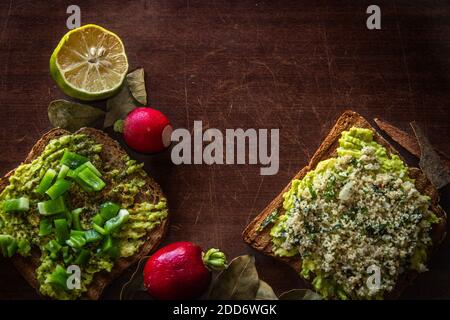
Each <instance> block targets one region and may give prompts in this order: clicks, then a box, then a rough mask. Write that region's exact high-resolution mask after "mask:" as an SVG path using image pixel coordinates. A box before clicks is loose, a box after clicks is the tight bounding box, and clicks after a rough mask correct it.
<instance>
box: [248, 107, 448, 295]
mask: <svg viewBox="0 0 450 320" xmlns="http://www.w3.org/2000/svg"><path fill="white" fill-rule="evenodd" d="M351 127H360V128H368V129H371V130H372V131H373V132H374V133H375V134H374V140H375V141H376V142H377V143H379V144H381V145H382V146H384V147H386V149H387V150H388V151H389V152H390V153H391V154H397V155H398V152H397V151H396V150H395V149H394V148H393V147H392V146H391V145H390V144H389V143H388V142H387V141H386V140H385V139H383V137H381V136H380V135H379V134H378V133H377V132H376V130H375V129H374V128H373V127H372V126H371V125H370V123H369V122H367V120H365V119H364V118H363V117H362V116H360V115H359V114H357V113H356V112H353V111H345V112H344V113H343V114H342V115H341V116H340V117H339V119H338V120H337V122H336V124H335V125H334V127H333V128H332V129H331V131H330V133H329V134H328V135H327V137H326V138H325V139H324V140H323V142H322V144H321V145H320V146H319V149H318V150H317V151H316V153H315V154H314V155H313V157H312V158H311V160H310V162H309V164H308V165H307V166H305V167H304V168H303V169H301V170H300V171H299V172H298V173H297V174H296V175H295V176H294V177H293V178H292V180H294V179H302V178H303V177H304V176H305V175H306V173H308V172H309V171H311V170H313V169H314V168H315V167H316V166H317V164H318V163H319V162H320V161H322V160H326V159H329V158H331V157H334V156H336V155H337V151H336V150H337V147H338V144H339V141H338V140H339V138H340V136H341V133H342V132H343V131H345V130H348V129H350V128H351ZM399 156H400V155H399ZM409 171H410V176H411V177H412V178H413V179H415V185H416V188H417V189H418V190H419V191H420V192H421V193H423V194H426V195H428V196H430V197H431V209H432V210H433V212H434V213H435V214H436V216H438V217H439V218H441V220H440V223H439V224H437V225H434V226H433V229H432V239H433V246H432V248H430V252H429V254H428V256H430V253H431V251H433V249H435V248H436V246H437V245H438V244H440V243H441V242H442V241H443V240H444V238H445V236H446V227H447V215H446V213H445V212H444V211H443V210H442V208H441V207H440V206H439V204H438V202H439V196H438V193H437V190H436V189H435V188H434V187H433V185H432V184H431V183H430V181H429V180H428V179H427V178H426V177H425V175H424V174H423V173H422V171H421V170H420V169H417V168H410V170H409ZM290 187H291V182H289V184H288V185H287V186H286V187H285V188H284V189H283V190H282V191H281V192H280V193H279V194H278V196H276V197H275V199H273V200H272V202H270V203H269V205H268V206H267V207H266V208H265V209H264V210H263V211H262V212H261V213H260V214H259V215H257V216H256V217H255V218H254V220H253V221H252V222H250V224H249V225H248V226H247V227H246V228H245V230H244V231H243V233H242V236H243V239H244V241H245V242H246V243H248V244H249V245H250V246H252V247H253V248H255V249H256V250H258V251H261V252H263V253H264V254H266V255H269V256H272V257H275V258H276V259H278V260H280V261H283V262H285V263H287V264H288V265H289V266H291V267H292V268H293V269H294V270H295V271H296V272H299V271H300V268H301V259H300V258H299V257H298V256H295V257H290V258H286V257H277V256H275V255H274V254H273V252H272V237H271V236H270V234H269V233H270V229H271V228H270V226H267V227H266V228H265V229H263V230H262V231H259V230H258V228H259V226H260V225H261V223H262V222H263V221H264V219H265V218H266V217H267V216H268V215H270V214H271V213H272V212H273V211H274V210H276V209H278V210H279V212H280V213H283V212H284V210H283V201H284V199H283V194H284V193H285V192H287V191H288V190H289V189H290ZM416 276H417V273H416V272H408V273H405V274H404V275H402V276H401V278H399V279H398V281H397V285H396V287H395V288H394V290H393V291H392V292H390V293H389V294H387V295H386V298H388V299H389V298H397V297H399V296H400V294H401V292H402V291H403V290H404V289H405V288H406V287H407V286H408V284H410V283H411V282H412V281H413V280H414V278H415V277H416ZM307 284H308V285H310V284H309V283H307Z"/></svg>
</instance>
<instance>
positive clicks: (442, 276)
mask: <svg viewBox="0 0 450 320" xmlns="http://www.w3.org/2000/svg"><path fill="white" fill-rule="evenodd" d="M69 4H72V2H70V3H69V2H68V1H51V2H50V1H47V3H45V2H43V1H39V2H37V1H25V0H11V1H1V2H0V175H3V174H4V173H6V172H7V171H8V170H10V169H12V168H14V167H15V166H17V164H18V163H19V162H20V161H21V160H22V159H24V157H25V155H26V154H27V153H28V151H29V149H30V147H31V146H32V145H33V144H34V142H35V141H36V140H37V139H38V138H39V137H40V136H41V135H42V133H44V132H45V131H47V130H48V129H50V124H49V122H48V119H47V115H46V108H47V105H48V102H49V101H51V100H53V99H56V98H63V97H64V95H63V94H62V93H61V92H60V91H59V90H58V88H57V87H56V86H55V84H54V83H53V82H52V80H51V79H50V76H49V72H48V59H49V57H50V54H51V53H52V51H53V48H54V47H55V46H56V44H57V42H58V40H59V39H60V37H61V36H62V35H63V34H64V33H65V32H66V31H67V30H66V27H65V19H66V17H67V15H66V13H65V11H66V7H67V6H68V5H69ZM76 4H78V5H79V6H80V7H81V12H82V23H83V24H84V23H97V24H100V25H102V26H104V27H106V28H108V29H111V30H112V31H114V32H116V33H118V34H119V35H120V36H121V38H122V39H123V40H124V43H125V46H126V49H127V54H128V57H129V60H130V64H131V66H132V67H138V66H143V67H144V68H145V70H146V73H147V89H148V92H149V96H150V97H149V101H150V105H151V106H153V107H155V108H158V109H160V110H162V111H163V112H164V113H165V114H167V116H168V117H169V118H170V119H171V121H172V123H173V124H174V126H175V127H185V128H189V129H192V126H193V121H194V120H202V121H203V123H204V125H205V126H209V127H214V128H218V129H221V130H225V129H226V128H238V127H241V128H269V129H270V128H279V129H280V139H281V140H280V142H281V143H280V144H281V145H280V171H279V173H278V174H277V175H275V176H266V177H262V176H260V175H259V167H258V166H250V165H234V166H231V165H222V166H206V165H201V166H175V165H172V164H171V162H170V154H169V153H168V152H166V153H162V154H158V155H154V156H143V155H138V154H135V153H133V152H131V151H130V153H131V154H132V155H133V156H134V157H136V158H138V159H139V160H142V161H145V163H146V169H147V170H148V171H149V172H150V173H151V174H152V175H153V176H154V177H155V178H156V179H157V180H158V182H159V183H160V184H161V185H162V187H163V189H164V191H165V192H166V194H167V196H168V199H169V204H170V209H171V222H172V224H171V227H170V232H169V234H168V237H167V239H166V241H165V243H169V242H172V241H177V240H190V241H194V242H197V243H199V244H200V245H201V246H203V247H204V248H207V247H212V246H214V247H220V248H222V249H223V250H224V251H225V252H226V253H227V254H228V256H229V257H234V256H236V255H240V254H245V253H248V254H253V255H255V256H256V259H257V260H256V261H257V267H258V270H259V273H260V276H261V278H262V279H264V280H266V281H267V282H268V283H270V284H271V285H272V286H273V287H274V289H275V290H276V291H277V292H282V291H284V290H287V289H291V288H294V287H302V286H303V284H302V282H301V281H300V280H299V279H298V277H297V275H296V274H295V272H292V271H291V270H290V269H288V268H287V267H286V266H283V265H281V264H280V263H278V262H275V261H273V260H272V259H270V258H267V257H264V256H262V255H260V254H258V253H256V252H254V251H253V250H251V249H249V248H248V247H247V246H246V245H245V244H244V243H243V242H242V241H241V236H240V235H241V231H242V229H243V228H244V226H245V225H246V224H247V223H248V222H249V221H250V220H251V219H252V218H253V217H254V216H255V215H256V214H258V212H259V211H260V210H262V209H263V208H264V207H265V206H266V204H267V203H268V202H269V201H270V200H271V199H272V198H273V197H274V196H275V195H277V194H278V192H279V190H280V189H281V188H282V187H284V186H285V184H286V183H287V182H288V181H289V179H290V177H292V176H293V175H294V174H295V173H296V172H297V171H298V170H299V169H300V168H301V167H302V166H304V165H305V164H306V163H307V161H308V159H309V157H310V156H311V155H312V154H313V152H314V151H315V149H316V148H317V146H318V145H319V144H320V141H321V139H322V138H323V137H324V136H325V134H326V132H327V131H328V130H329V129H330V127H331V125H332V123H333V121H334V119H335V118H336V117H337V116H338V115H339V114H340V113H341V112H342V111H343V110H344V109H347V108H350V109H353V110H356V111H358V112H360V113H361V114H363V115H364V116H366V117H368V118H369V119H372V118H374V117H379V118H382V119H385V120H388V121H391V122H393V123H395V124H397V125H398V126H400V127H402V128H404V129H407V128H408V125H407V124H408V122H409V121H411V120H420V121H422V122H423V123H424V124H425V126H426V127H427V128H428V132H429V134H430V137H431V140H432V141H433V142H434V143H435V144H436V146H437V147H439V148H440V149H441V150H443V151H444V152H448V151H449V139H448V138H449V133H450V121H449V120H450V115H449V101H450V90H449V89H450V88H449V84H450V81H449V80H450V4H449V3H448V1H399V0H396V1H378V2H377V4H378V5H379V6H380V7H381V9H382V30H377V31H369V30H367V29H366V27H365V19H366V16H367V15H366V14H365V10H366V8H367V6H368V5H369V4H371V2H369V1H357V2H355V1H336V2H334V1H327V0H319V1H298V0H297V1H249V0H242V1H224V0H216V1H200V0H197V1H195V0H183V1H181V0H180V1H178V0H177V1H126V2H124V1H82V0H78V1H76ZM100 104H101V103H100ZM113 136H114V137H117V136H115V135H113ZM130 273H131V272H130V271H129V272H127V273H126V274H125V275H124V276H123V277H122V278H120V279H119V280H117V281H115V282H114V283H113V284H112V285H111V286H110V287H109V288H108V290H107V291H106V293H105V296H104V297H105V298H108V299H114V298H117V297H118V295H119V289H120V287H121V285H122V284H123V283H124V281H125V280H126V279H127V276H129V275H130ZM404 297H405V298H450V244H449V242H448V241H447V242H445V244H444V245H443V246H442V248H441V250H439V252H438V253H437V254H436V256H435V257H434V259H433V261H432V264H431V268H430V271H429V272H427V273H425V274H423V275H421V276H420V277H419V279H418V280H417V281H416V282H415V284H414V285H413V286H412V287H411V288H409V289H408V290H407V292H405V294H404ZM0 298H3V299H33V298H38V296H37V295H36V294H35V292H34V291H33V290H32V289H31V288H30V287H29V286H28V285H27V284H26V282H25V281H24V280H23V279H22V278H21V277H20V275H19V274H18V273H17V272H16V271H15V270H14V269H13V267H12V266H11V264H10V263H9V262H8V261H5V260H1V261H0Z"/></svg>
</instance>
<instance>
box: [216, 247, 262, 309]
mask: <svg viewBox="0 0 450 320" xmlns="http://www.w3.org/2000/svg"><path fill="white" fill-rule="evenodd" d="M258 288H259V278H258V272H257V271H256V267H255V258H254V257H251V256H249V255H244V256H239V257H237V258H235V259H233V260H232V261H231V262H230V264H229V266H228V267H227V268H226V269H225V270H223V271H222V272H221V273H220V274H219V275H218V277H217V279H216V281H215V282H214V283H213V285H212V288H211V291H210V293H209V299H213V300H253V299H254V298H255V297H256V293H257V291H258Z"/></svg>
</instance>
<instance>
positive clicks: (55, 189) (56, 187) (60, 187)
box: [45, 179, 72, 199]
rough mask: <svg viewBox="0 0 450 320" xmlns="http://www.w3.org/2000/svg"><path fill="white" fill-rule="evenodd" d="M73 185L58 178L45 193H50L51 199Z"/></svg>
mask: <svg viewBox="0 0 450 320" xmlns="http://www.w3.org/2000/svg"><path fill="white" fill-rule="evenodd" d="M71 185H72V183H70V182H69V181H67V180H64V179H58V180H56V182H55V183H54V184H53V185H52V186H51V187H50V188H48V190H47V191H46V192H45V193H46V194H48V195H49V197H50V198H51V199H56V198H58V197H60V196H62V195H63V194H64V193H65V192H66V191H67V190H69V189H70V186H71Z"/></svg>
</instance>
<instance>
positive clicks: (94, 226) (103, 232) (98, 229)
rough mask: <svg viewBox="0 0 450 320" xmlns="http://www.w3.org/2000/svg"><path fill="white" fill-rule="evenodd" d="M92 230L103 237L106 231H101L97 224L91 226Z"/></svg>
mask: <svg viewBox="0 0 450 320" xmlns="http://www.w3.org/2000/svg"><path fill="white" fill-rule="evenodd" d="M92 228H93V229H94V230H95V231H97V232H98V233H100V234H101V235H105V234H106V231H105V229H103V228H102V227H100V226H99V225H98V224H95V223H93V224H92Z"/></svg>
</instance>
